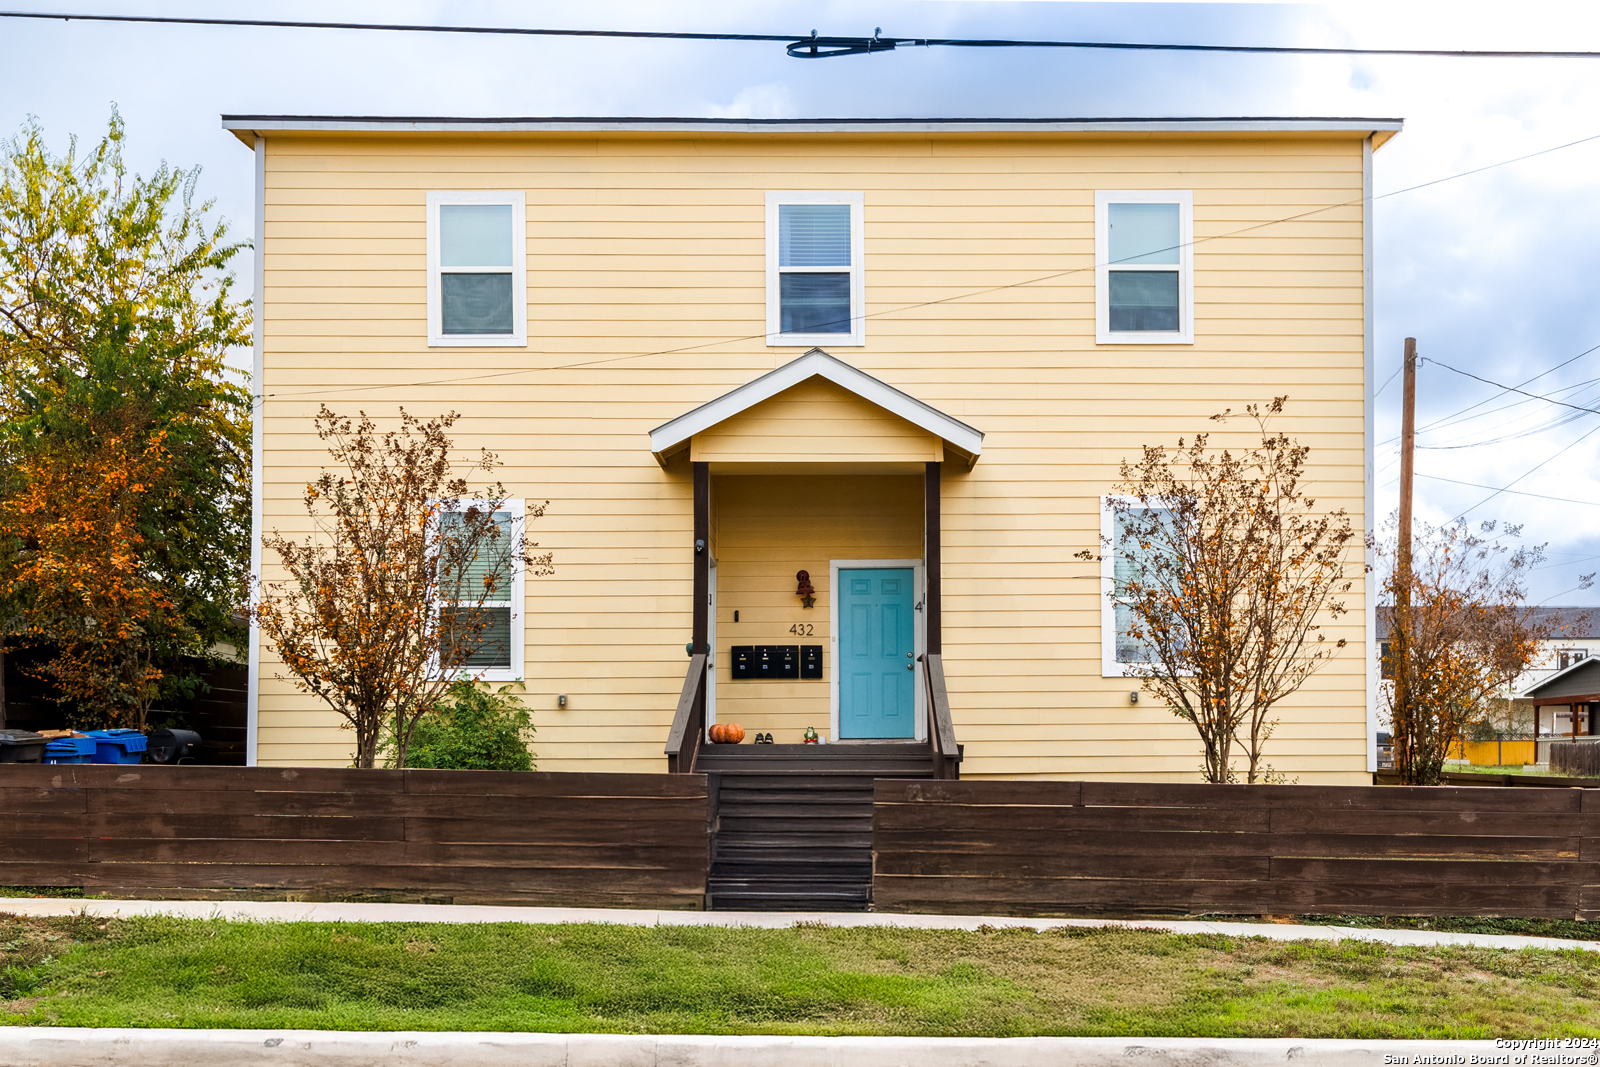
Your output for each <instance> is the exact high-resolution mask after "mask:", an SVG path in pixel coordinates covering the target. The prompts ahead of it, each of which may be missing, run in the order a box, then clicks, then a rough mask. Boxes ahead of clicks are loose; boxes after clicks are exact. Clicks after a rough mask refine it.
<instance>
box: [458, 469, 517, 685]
mask: <svg viewBox="0 0 1600 1067" xmlns="http://www.w3.org/2000/svg"><path fill="white" fill-rule="evenodd" d="M470 506H472V502H470V501H469V502H466V503H465V504H463V508H465V507H470ZM492 521H493V524H494V525H493V529H494V531H495V533H494V535H493V536H491V537H490V538H488V539H487V543H485V544H482V545H481V546H480V548H479V551H477V552H476V553H475V554H474V555H473V556H472V558H470V559H467V560H463V561H460V564H459V566H455V567H450V568H445V567H441V570H440V575H439V591H440V597H441V600H442V603H441V604H440V606H439V611H440V629H441V631H443V634H444V635H446V636H448V635H450V634H451V633H452V631H453V629H454V627H455V626H456V625H459V624H467V626H468V628H469V629H470V630H471V631H472V633H471V636H470V637H468V638H467V639H466V641H465V643H464V644H463V645H461V646H459V647H457V655H456V656H455V657H454V660H453V662H452V663H451V664H450V666H454V667H457V668H460V669H462V670H465V671H467V672H469V673H471V674H473V675H477V676H480V677H482V678H485V679H488V680H492V681H493V680H512V679H516V678H520V677H522V622H521V613H520V612H519V611H518V610H517V607H518V604H519V603H520V601H521V599H522V574H521V569H520V568H519V567H518V566H517V564H516V560H514V559H513V558H512V552H511V548H512V545H513V544H514V543H515V539H516V533H517V532H518V530H519V529H520V526H521V521H522V506H521V503H520V502H519V501H510V500H508V501H504V502H502V504H501V506H500V507H499V508H498V509H497V510H495V511H494V512H493V513H492ZM465 522H466V517H465V515H464V514H463V512H445V513H444V514H443V515H442V516H440V526H441V531H440V535H441V540H442V541H445V542H447V543H448V542H449V541H450V540H451V539H452V538H454V537H456V536H457V534H458V531H461V530H462V529H463V528H464V524H465ZM455 555H456V553H454V552H446V556H447V557H453V556H455ZM443 644H444V645H445V647H451V646H454V645H456V642H455V641H453V640H446V641H445V642H443Z"/></svg>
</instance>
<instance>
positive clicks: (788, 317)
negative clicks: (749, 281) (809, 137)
mask: <svg viewBox="0 0 1600 1067" xmlns="http://www.w3.org/2000/svg"><path fill="white" fill-rule="evenodd" d="M861 206H862V196H861V194H860V193H813V192H788V193H768V194H767V344H769V345H862V344H866V325H865V319H864V318H863V315H864V314H865V312H864V308H863V305H864V303H865V297H866V283H865V280H864V279H865V276H866V275H865V272H864V271H863V269H862V262H861V234H862V226H861Z"/></svg>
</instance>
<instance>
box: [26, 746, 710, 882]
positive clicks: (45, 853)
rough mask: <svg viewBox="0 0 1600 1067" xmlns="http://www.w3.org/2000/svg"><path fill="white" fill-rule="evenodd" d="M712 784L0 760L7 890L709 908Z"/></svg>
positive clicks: (652, 777)
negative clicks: (72, 888)
mask: <svg viewBox="0 0 1600 1067" xmlns="http://www.w3.org/2000/svg"><path fill="white" fill-rule="evenodd" d="M707 812H708V801H707V795H706V779H705V776H703V775H690V774H679V775H665V774H557V773H546V772H523V773H510V772H508V773H501V772H494V771H382V770H373V771H363V770H345V769H330V768H274V767H191V766H188V765H184V766H178V767H156V766H145V765H138V766H116V765H85V766H73V765H58V766H39V765H19V764H9V765H0V872H3V874H0V882H3V883H4V884H7V885H29V886H81V887H82V888H83V889H84V891H85V892H88V893H108V894H111V895H129V894H133V893H138V894H142V895H153V896H184V897H193V896H205V895H220V896H249V895H285V894H293V895H294V896H295V897H296V898H297V899H314V898H317V897H327V896H335V897H337V896H352V895H354V896H360V897H363V898H369V899H370V898H372V897H374V896H378V897H381V896H384V895H388V896H390V897H394V896H400V897H407V896H421V895H426V896H427V897H428V898H429V899H440V898H448V899H451V900H455V901H460V902H463V903H465V902H489V901H502V902H516V903H526V904H585V905H590V906H611V907H653V908H682V909H696V908H700V907H702V906H703V905H704V900H705V879H706V867H707V863H708V848H707V832H706V831H707V828H706V819H707Z"/></svg>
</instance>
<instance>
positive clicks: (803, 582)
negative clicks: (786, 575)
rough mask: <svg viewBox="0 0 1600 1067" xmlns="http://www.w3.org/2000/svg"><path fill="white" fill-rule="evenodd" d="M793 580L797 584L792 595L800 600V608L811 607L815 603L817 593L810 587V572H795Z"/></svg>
mask: <svg viewBox="0 0 1600 1067" xmlns="http://www.w3.org/2000/svg"><path fill="white" fill-rule="evenodd" d="M794 580H795V582H796V583H797V584H796V586H795V590H794V595H795V596H797V597H799V598H800V606H801V607H803V608H809V607H811V606H812V605H813V604H815V603H816V602H817V591H816V590H815V589H813V588H812V587H811V572H810V571H797V572H796V573H795V576H794Z"/></svg>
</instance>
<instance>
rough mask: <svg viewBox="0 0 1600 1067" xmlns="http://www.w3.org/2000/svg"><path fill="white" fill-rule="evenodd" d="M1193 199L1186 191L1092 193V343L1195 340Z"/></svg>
mask: <svg viewBox="0 0 1600 1067" xmlns="http://www.w3.org/2000/svg"><path fill="white" fill-rule="evenodd" d="M1193 215H1194V212H1193V196H1192V194H1191V193H1189V192H1188V191H1186V190H1176V191H1174V190H1165V191H1151V190H1133V191H1124V192H1097V193H1096V194H1095V305H1096V306H1095V320H1096V321H1095V340H1096V342H1097V343H1099V344H1188V343H1191V342H1193V340H1194V314H1193V304H1194V279H1193V276H1192V274H1193V272H1192V269H1191V268H1192V248H1193V243H1194V237H1193V232H1194V218H1193Z"/></svg>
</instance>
